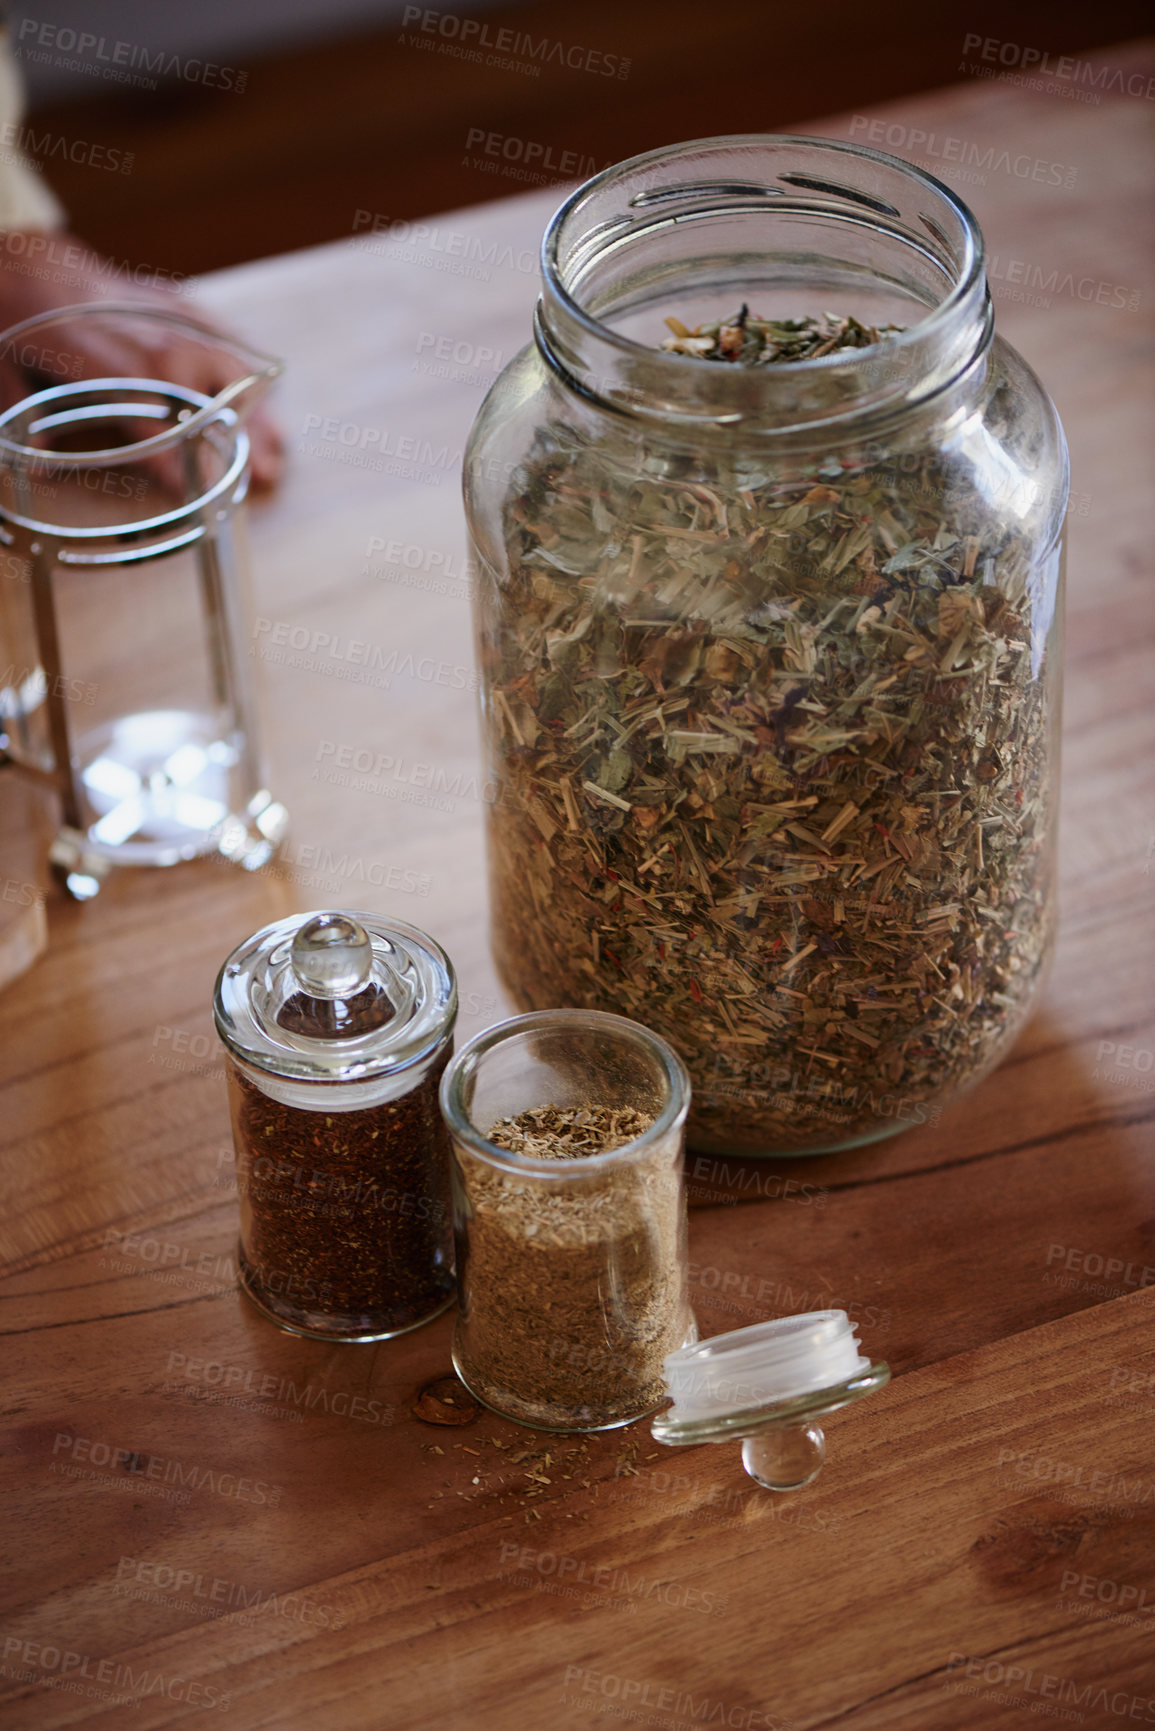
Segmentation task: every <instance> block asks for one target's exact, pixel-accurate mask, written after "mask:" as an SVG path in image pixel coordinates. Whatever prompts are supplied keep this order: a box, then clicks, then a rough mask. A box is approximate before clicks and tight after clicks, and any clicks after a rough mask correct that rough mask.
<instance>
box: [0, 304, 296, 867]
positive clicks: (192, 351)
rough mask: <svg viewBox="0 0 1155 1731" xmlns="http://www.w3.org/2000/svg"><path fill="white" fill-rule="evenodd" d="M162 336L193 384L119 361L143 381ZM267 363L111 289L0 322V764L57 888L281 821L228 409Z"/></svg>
mask: <svg viewBox="0 0 1155 1731" xmlns="http://www.w3.org/2000/svg"><path fill="white" fill-rule="evenodd" d="M178 339H179V342H180V346H181V352H182V354H183V356H184V358H185V365H184V367H182V368H181V369H180V370H181V371H182V375H186V374H191V375H192V376H194V377H197V376H203V378H204V379H211V380H212V381H213V383H214V384H215V383H217V381H219V380H220V379H221V378H222V377H223V378H224V379H225V382H224V383H223V384H222V385H220V387H219V388H217V389H216V390H215V393H213V394H210V393H209V391H207V390H205V389H196V388H193V387H192V386H191V385H188V384H178V383H175V382H174V381H173V380H171V379H166V378H165V377H163V376H158V377H154V378H141V377H136V376H130V375H129V374H127V373H126V372H125V370H124V362H125V359H126V357H128V356H130V355H131V356H134V357H139V355H140V354H141V352H144V353H146V354H148V355H149V356H150V357H152V358H153V359H154V361H155V364H156V367H157V371H158V373H159V374H163V368H164V363H165V355H166V348H167V345H169V344H170V343H173V342H174V341H176V340H178ZM190 361H191V365H190ZM198 363H199V366H200V371H199V372H198ZM281 366H282V364H281V362H279V361H277V360H274V359H273V358H272V357H270V356H268V355H263V354H259V353H257V352H256V351H254V350H251V349H248V348H246V347H244V346H243V345H241V344H239V343H236V342H233V341H232V340H226V339H223V338H221V337H220V336H219V335H217V334H216V333H215V332H210V331H207V330H205V329H204V328H203V327H202V326H200V325H198V324H196V323H194V322H193V321H192V320H189V319H186V318H183V317H179V316H176V315H174V314H171V313H169V312H167V311H163V310H154V309H152V308H151V307H145V306H140V305H133V304H131V303H124V304H121V303H111V302H110V303H106V304H102V305H93V306H77V307H68V308H65V309H64V310H63V311H58V312H53V313H48V314H44V315H40V316H37V317H35V318H31V319H25V320H24V321H23V322H22V323H21V324H18V325H14V326H13V327H12V328H11V329H10V330H8V331H5V332H4V333H3V335H0V379H2V380H3V381H5V382H7V381H11V380H13V379H15V380H16V381H18V383H17V385H16V387H15V388H13V387H12V385H11V384H9V386H8V396H9V397H13V396H16V397H18V399H19V400H15V401H11V402H10V403H9V404H7V405H6V406H3V407H2V408H0V561H2V564H3V579H2V581H0V669H3V672H2V673H0V735H2V746H3V759H2V761H4V762H5V763H7V764H9V765H12V766H14V767H15V768H16V769H17V770H18V771H20V772H21V773H23V774H24V775H27V776H31V777H33V778H35V779H37V780H39V781H41V782H43V783H45V784H47V785H48V786H50V787H51V788H53V789H54V790H55V792H56V794H57V795H58V797H59V801H60V809H61V818H62V822H61V827H60V830H59V833H58V834H57V836H56V839H55V841H54V843H53V844H52V847H51V851H50V859H51V862H52V865H53V869H54V871H55V873H56V875H57V876H58V877H59V878H60V879H61V880H62V881H63V883H64V884H65V886H66V888H67V889H68V890H69V892H70V893H71V894H72V895H73V896H76V897H77V898H80V899H84V898H86V897H88V896H91V895H95V894H96V892H97V890H98V889H99V887H100V884H101V882H102V880H103V878H104V876H105V875H106V873H107V871H108V869H109V868H110V867H111V866H113V865H152V866H160V865H172V864H174V863H176V862H177V861H179V860H187V859H192V858H195V857H197V856H198V855H203V854H209V853H214V852H215V853H218V854H220V855H223V856H224V857H226V858H228V859H231V860H235V861H237V862H238V863H239V864H241V865H243V866H246V867H248V868H250V869H255V868H257V867H258V866H260V865H262V864H264V863H265V862H266V861H267V860H268V859H269V857H270V856H271V854H272V853H273V851H274V850H275V848H276V846H277V843H278V842H279V840H280V839H281V837H282V835H283V834H284V830H285V826H286V823H287V813H286V811H285V808H284V807H283V806H282V805H281V804H280V803H279V802H278V801H277V800H275V799H274V798H273V795H272V793H271V792H270V791H269V787H268V781H267V777H266V774H265V768H264V764H263V761H262V756H261V749H260V741H259V732H258V718H257V713H256V703H255V698H254V692H253V687H252V681H251V679H250V677H249V669H248V667H247V665H246V656H245V645H246V643H247V642H248V640H249V636H250V627H249V618H250V612H251V609H250V602H249V580H248V558H247V550H246V544H245V539H244V521H243V519H244V511H243V506H244V501H245V496H246V493H247V491H248V483H249V440H248V437H247V435H246V433H245V431H244V427H243V421H244V418H245V416H246V415H247V414H248V413H249V411H250V410H251V409H252V408H253V407H254V406H255V404H256V403H257V401H258V400H259V399H260V397H261V396H262V394H263V393H264V392H265V391H266V390H267V389H268V387H269V385H270V384H271V383H272V381H273V380H274V379H275V378H276V377H277V376H278V374H279V373H280V371H281ZM174 370H177V369H174ZM101 373H106V374H107V376H92V375H93V374H101ZM61 381H63V382H61ZM29 386H39V388H33V389H32V390H31V393H30V394H23V393H24V391H25V390H27V388H28V387H29Z"/></svg>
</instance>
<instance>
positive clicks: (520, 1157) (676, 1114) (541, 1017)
mask: <svg viewBox="0 0 1155 1731" xmlns="http://www.w3.org/2000/svg"><path fill="white" fill-rule="evenodd" d="M567 1025H568V1026H569V1027H571V1028H574V1029H575V1030H577V1029H580V1030H585V1031H589V1032H597V1031H599V1030H600V1031H602V1032H604V1033H606V1034H615V1033H616V1034H617V1036H618V1038H619V1039H627V1040H632V1041H633V1043H634V1044H635V1045H636V1046H638V1047H643V1048H646V1049H647V1050H648V1052H649V1054H650V1056H652V1057H654V1058H655V1059H656V1060H657V1062H658V1064H659V1067H660V1069H661V1071H662V1074H663V1076H664V1078H665V1081H666V1086H667V1099H666V1101H665V1103H664V1104H663V1106H662V1108H661V1110H660V1111H659V1112H658V1114H657V1116H656V1117H655V1119H654V1121H653V1123H652V1124H651V1125H649V1126H648V1128H647V1129H645V1130H643V1131H642V1133H641V1135H640V1136H635V1137H634V1138H633V1139H632V1140H631V1141H629V1142H623V1143H622V1144H621V1146H620V1147H617V1148H607V1149H606V1150H605V1151H604V1152H603V1153H601V1154H583V1155H582V1156H581V1158H580V1160H551V1159H549V1158H548V1157H546V1158H542V1157H540V1156H538V1155H531V1154H519V1153H517V1152H516V1151H515V1150H514V1149H512V1148H501V1147H499V1146H498V1145H497V1143H496V1142H491V1141H490V1140H489V1139H488V1137H486V1136H483V1135H482V1133H481V1131H480V1130H478V1129H477V1127H476V1125H474V1123H473V1122H472V1120H471V1119H470V1118H469V1116H468V1114H467V1112H466V1109H465V1103H464V1098H463V1096H464V1089H465V1084H466V1082H467V1080H468V1079H469V1077H470V1076H471V1074H472V1073H473V1072H474V1071H475V1070H476V1069H477V1066H478V1064H479V1063H480V1062H481V1061H482V1059H483V1058H484V1057H485V1055H486V1054H487V1053H488V1052H491V1051H492V1050H493V1049H494V1048H495V1047H496V1046H499V1045H502V1044H504V1043H505V1041H507V1040H509V1039H513V1038H517V1037H519V1036H521V1035H523V1034H532V1033H535V1032H538V1033H544V1032H556V1031H558V1030H559V1029H561V1028H564V1027H566V1026H567ZM440 1099H441V1111H442V1115H443V1117H444V1118H445V1122H446V1125H447V1127H448V1129H449V1132H450V1134H451V1135H452V1136H453V1137H454V1138H455V1139H456V1140H457V1141H459V1142H461V1143H462V1144H463V1145H464V1146H465V1147H466V1148H468V1149H469V1152H470V1153H471V1154H474V1155H477V1156H479V1157H480V1158H481V1159H482V1160H485V1161H486V1162H487V1163H488V1164H489V1165H491V1166H494V1167H497V1168H498V1169H499V1170H501V1171H503V1172H506V1173H514V1172H517V1173H521V1174H522V1175H523V1176H532V1177H535V1178H537V1177H541V1178H546V1179H553V1180H554V1181H555V1182H563V1183H564V1182H572V1180H573V1179H575V1178H576V1177H579V1176H584V1175H585V1174H586V1173H588V1172H604V1171H605V1170H606V1168H607V1167H609V1166H614V1165H623V1164H625V1163H627V1162H628V1161H632V1160H636V1159H638V1158H640V1157H644V1156H645V1155H646V1154H648V1153H649V1152H650V1150H651V1149H652V1148H654V1147H655V1146H656V1145H657V1144H659V1143H660V1142H661V1141H662V1140H663V1139H664V1138H668V1136H669V1135H670V1132H671V1131H672V1130H676V1129H679V1128H680V1127H681V1126H682V1125H683V1124H684V1123H685V1121H686V1117H687V1114H688V1112H689V1110H690V1077H689V1072H688V1071H687V1069H686V1066H685V1065H684V1064H683V1062H682V1060H681V1058H679V1056H678V1054H677V1053H676V1052H675V1050H674V1048H673V1047H672V1046H671V1045H670V1043H669V1041H668V1040H664V1039H663V1038H662V1036H661V1035H660V1034H655V1033H654V1032H653V1030H652V1029H651V1028H647V1027H644V1026H643V1025H642V1023H641V1022H634V1021H632V1020H631V1019H630V1018H629V1017H628V1016H615V1015H612V1014H611V1013H610V1012H609V1011H608V1010H577V1009H556V1010H531V1011H529V1012H528V1014H526V1015H524V1016H512V1017H510V1018H509V1020H508V1021H504V1022H497V1023H495V1024H494V1026H493V1027H492V1028H486V1029H484V1030H483V1031H482V1032H481V1033H480V1034H475V1035H474V1037H473V1039H472V1040H470V1041H469V1043H468V1044H467V1045H465V1046H462V1048H461V1050H460V1051H459V1052H458V1053H457V1054H456V1055H455V1056H454V1057H453V1058H452V1059H451V1060H450V1063H449V1065H448V1067H447V1068H446V1071H445V1073H444V1075H443V1076H442V1078H441V1089H440ZM542 1104H543V1105H544V1104H545V1102H544V1101H543V1102H542Z"/></svg>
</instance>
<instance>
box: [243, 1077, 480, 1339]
mask: <svg viewBox="0 0 1155 1731" xmlns="http://www.w3.org/2000/svg"><path fill="white" fill-rule="evenodd" d="M448 1058H449V1051H448V1049H447V1050H446V1052H445V1054H444V1056H443V1057H442V1058H441V1060H440V1062H437V1063H435V1064H434V1065H433V1066H432V1068H431V1069H430V1071H429V1072H428V1073H427V1074H426V1075H425V1077H424V1078H423V1079H422V1080H421V1081H420V1082H419V1083H418V1084H417V1086H416V1087H414V1088H412V1089H411V1090H410V1091H409V1092H408V1093H407V1094H403V1095H402V1096H401V1097H400V1098H399V1099H396V1100H390V1101H387V1102H385V1103H384V1104H382V1105H378V1106H372V1107H368V1108H366V1109H365V1110H364V1111H355V1112H333V1113H325V1112H323V1111H302V1110H300V1109H299V1108H297V1107H295V1106H287V1105H282V1104H281V1103H280V1102H279V1101H276V1100H273V1099H270V1097H269V1096H268V1095H267V1094H265V1093H262V1091H261V1089H260V1088H259V1087H257V1086H256V1084H255V1083H254V1082H252V1081H250V1080H249V1078H248V1077H247V1076H245V1075H243V1074H242V1073H241V1072H240V1070H239V1069H238V1068H237V1066H236V1065H235V1064H233V1063H230V1064H229V1066H228V1068H229V1093H230V1101H231V1106H232V1114H233V1129H234V1137H235V1142H236V1150H237V1189H238V1194H239V1199H240V1206H241V1226H242V1230H241V1238H242V1244H243V1246H244V1250H243V1254H242V1262H243V1266H244V1271H245V1274H246V1277H247V1279H248V1281H249V1282H250V1283H251V1285H252V1288H253V1291H254V1295H255V1296H256V1297H257V1298H258V1299H260V1300H261V1301H262V1302H263V1303H265V1304H267V1305H268V1307H269V1308H270V1309H271V1310H273V1311H275V1312H276V1313H277V1314H278V1315H280V1316H284V1317H285V1319H286V1320H287V1321H292V1322H295V1323H296V1324H297V1325H298V1326H301V1327H321V1328H324V1329H326V1330H327V1329H329V1328H331V1329H332V1332H333V1333H334V1335H338V1334H341V1333H358V1332H360V1333H370V1332H373V1331H380V1332H381V1333H388V1332H392V1331H395V1330H401V1329H405V1328H409V1327H412V1326H414V1325H415V1324H416V1323H418V1322H420V1321H423V1320H424V1319H425V1318H426V1317H429V1316H432V1315H434V1314H435V1313H436V1312H437V1311H438V1310H440V1309H442V1308H443V1307H444V1305H445V1304H446V1302H447V1301H448V1299H449V1297H450V1296H451V1294H452V1292H453V1287H454V1279H453V1251H452V1216H451V1211H450V1200H449V1149H448V1140H447V1135H446V1131H445V1127H444V1123H443V1120H442V1118H441V1114H440V1111H439V1109H438V1104H437V1085H438V1082H439V1080H440V1077H441V1072H442V1071H443V1070H444V1068H445V1065H446V1063H447V1062H448Z"/></svg>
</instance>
